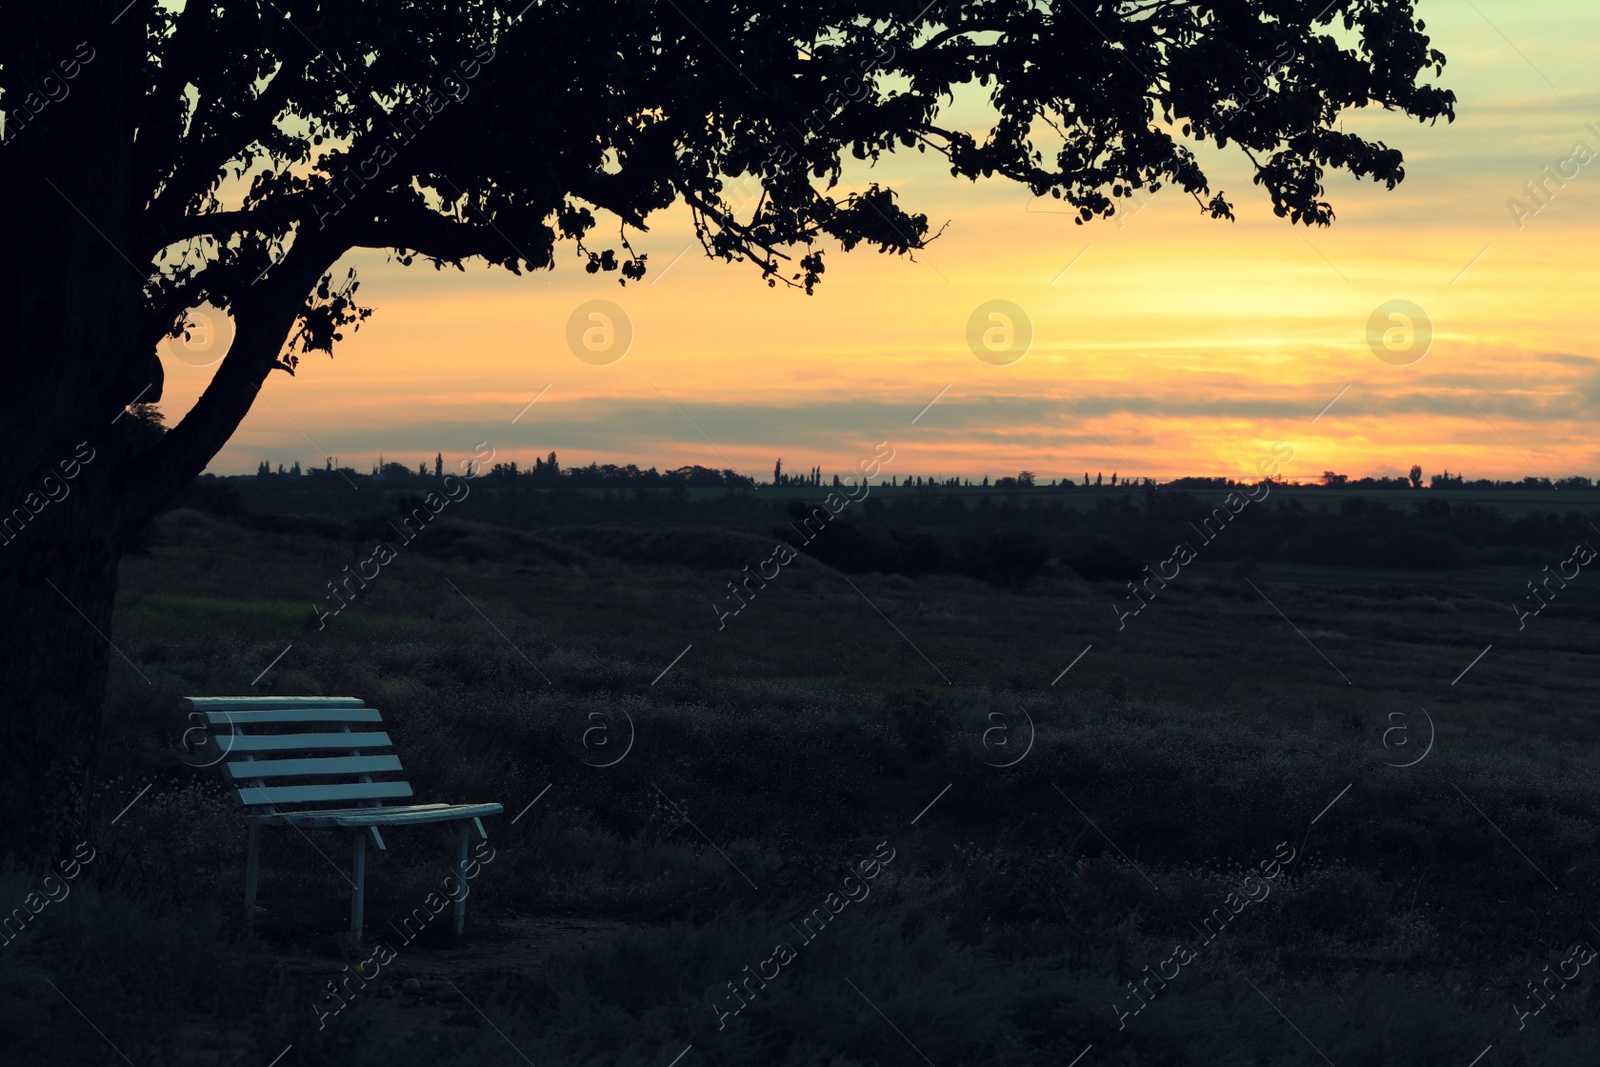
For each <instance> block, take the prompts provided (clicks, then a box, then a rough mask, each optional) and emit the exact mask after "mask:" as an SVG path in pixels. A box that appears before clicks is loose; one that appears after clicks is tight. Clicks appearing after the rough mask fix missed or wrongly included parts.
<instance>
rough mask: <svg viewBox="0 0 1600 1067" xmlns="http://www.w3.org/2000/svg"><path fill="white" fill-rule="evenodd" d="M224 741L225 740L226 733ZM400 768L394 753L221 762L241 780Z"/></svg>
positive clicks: (224, 771) (229, 773) (226, 771)
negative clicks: (385, 754)
mask: <svg viewBox="0 0 1600 1067" xmlns="http://www.w3.org/2000/svg"><path fill="white" fill-rule="evenodd" d="M339 736H340V737H343V736H345V735H344V734H340V735H339ZM235 740H238V739H237V738H235ZM223 744H224V745H226V744H227V740H226V735H224V740H223ZM403 769H404V768H402V767H401V766H400V757H399V756H394V755H387V756H320V757H314V758H310V759H258V760H231V761H229V762H227V763H224V764H222V775H223V777H224V778H231V779H233V780H234V781H242V780H246V779H251V778H287V777H289V776H291V775H294V776H300V775H312V774H317V775H326V774H378V773H381V772H383V771H398V770H403Z"/></svg>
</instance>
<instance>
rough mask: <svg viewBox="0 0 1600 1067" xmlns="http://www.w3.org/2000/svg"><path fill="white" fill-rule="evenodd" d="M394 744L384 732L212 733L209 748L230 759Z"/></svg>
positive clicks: (390, 745)
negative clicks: (242, 756) (274, 753)
mask: <svg viewBox="0 0 1600 1067" xmlns="http://www.w3.org/2000/svg"><path fill="white" fill-rule="evenodd" d="M392 746H393V742H391V741H390V740H389V735H388V734H386V733H382V732H370V733H349V734H345V733H326V734H212V735H211V738H210V740H209V742H208V743H207V746H206V747H207V748H208V749H210V751H212V752H220V753H223V754H224V755H228V756H240V755H256V754H258V753H263V752H308V751H317V750H322V749H343V750H345V751H358V750H360V749H364V748H390V747H392Z"/></svg>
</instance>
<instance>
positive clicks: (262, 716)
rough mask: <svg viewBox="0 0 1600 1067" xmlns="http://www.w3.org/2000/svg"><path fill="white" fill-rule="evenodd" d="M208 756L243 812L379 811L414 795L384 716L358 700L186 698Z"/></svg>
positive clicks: (187, 706)
mask: <svg viewBox="0 0 1600 1067" xmlns="http://www.w3.org/2000/svg"><path fill="white" fill-rule="evenodd" d="M183 703H184V706H185V707H186V708H188V709H189V710H190V711H191V712H195V713H198V715H200V716H201V717H203V720H204V722H205V725H206V728H207V731H208V734H209V736H208V738H207V741H206V749H207V751H209V752H210V753H211V754H212V755H213V756H218V757H220V759H219V760H218V762H217V769H218V770H219V771H220V772H221V773H222V776H223V778H224V779H225V780H227V781H228V782H230V783H233V784H234V786H235V791H234V799H235V800H236V801H238V803H239V804H240V806H242V807H248V808H269V809H271V810H274V811H278V810H290V811H294V810H304V807H305V806H307V805H309V806H311V807H312V808H349V807H368V806H381V805H382V803H383V801H385V800H397V799H400V798H402V797H409V796H410V795H411V786H410V785H409V784H408V783H407V782H404V781H400V780H391V781H377V780H374V777H373V776H374V775H380V774H390V773H393V772H396V771H399V770H400V769H401V767H400V757H399V756H396V755H394V754H393V753H392V752H389V753H383V754H377V750H380V749H387V748H390V747H391V742H390V740H389V735H388V734H386V733H384V732H383V731H382V729H381V727H382V725H383V716H381V715H380V714H378V712H377V711H375V710H373V709H372V708H369V707H367V706H366V705H365V704H363V703H362V702H361V701H360V700H359V699H358V698H356V697H185V698H184V701H183Z"/></svg>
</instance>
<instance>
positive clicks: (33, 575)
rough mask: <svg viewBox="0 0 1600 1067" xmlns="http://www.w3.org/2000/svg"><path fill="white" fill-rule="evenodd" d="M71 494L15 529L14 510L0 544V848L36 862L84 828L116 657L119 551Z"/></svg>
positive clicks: (45, 859)
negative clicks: (0, 623) (0, 613)
mask: <svg viewBox="0 0 1600 1067" xmlns="http://www.w3.org/2000/svg"><path fill="white" fill-rule="evenodd" d="M63 484H70V483H63ZM39 499H47V498H43V497H38V498H35V500H36V501H37V500H39ZM72 504H73V500H72V498H71V497H68V498H66V499H64V500H62V501H60V502H49V503H46V505H45V507H44V509H43V511H41V512H40V513H39V514H38V515H36V516H33V517H32V518H31V519H30V520H29V521H28V522H27V524H26V525H25V526H22V527H21V528H20V529H18V528H17V524H16V518H17V514H18V513H17V512H16V511H13V512H12V513H10V515H9V516H7V517H8V518H10V520H11V522H10V524H9V525H8V526H7V527H6V532H7V534H8V535H11V537H12V539H11V540H9V541H6V542H5V543H4V544H0V606H3V608H4V610H5V614H6V624H5V626H4V628H3V629H4V633H5V648H4V650H3V653H0V811H4V813H5V817H4V818H0V853H10V854H12V855H14V856H16V857H17V858H19V859H22V860H24V861H30V862H34V863H48V862H50V861H51V860H53V859H55V858H56V857H57V856H59V855H60V854H61V853H62V852H63V851H65V850H66V849H67V848H69V847H70V845H71V841H70V840H69V838H75V837H76V836H77V835H80V834H82V833H83V831H84V829H85V823H86V821H87V819H88V815H89V810H88V802H89V789H88V775H89V774H90V772H91V770H92V768H93V767H94V759H95V752H96V747H97V746H96V741H97V738H98V737H99V733H100V714H101V702H102V700H103V699H104V694H105V686H106V677H107V670H108V667H109V666H110V658H111V657H113V656H116V655H117V653H116V652H114V651H113V648H112V645H111V643H110V642H111V641H113V640H115V637H114V635H113V634H112V632H111V610H112V605H113V602H114V600H115V598H116V585H117V563H118V560H119V558H120V555H121V552H120V549H118V548H117V547H116V546H115V545H114V544H112V543H111V541H110V540H109V539H108V538H107V537H106V536H105V534H104V532H103V531H105V530H106V528H107V526H108V525H109V524H108V523H106V522H104V521H101V522H98V523H97V522H95V521H94V516H93V515H92V514H91V511H92V509H91V508H90V507H87V506H84V505H79V506H76V507H73V506H72ZM20 510H21V512H22V513H24V514H31V512H29V509H28V508H27V507H26V506H24V507H23V508H21V509H20ZM52 511H54V512H57V514H54V515H53V514H52ZM97 631H98V632H97Z"/></svg>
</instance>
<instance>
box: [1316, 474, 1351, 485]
mask: <svg viewBox="0 0 1600 1067" xmlns="http://www.w3.org/2000/svg"><path fill="white" fill-rule="evenodd" d="M1349 480H1350V476H1349V475H1348V474H1335V473H1334V472H1333V471H1323V472H1322V484H1323V485H1325V486H1327V487H1329V488H1330V489H1332V488H1337V487H1338V486H1341V485H1344V484H1345V483H1346V482H1348V481H1349Z"/></svg>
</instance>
